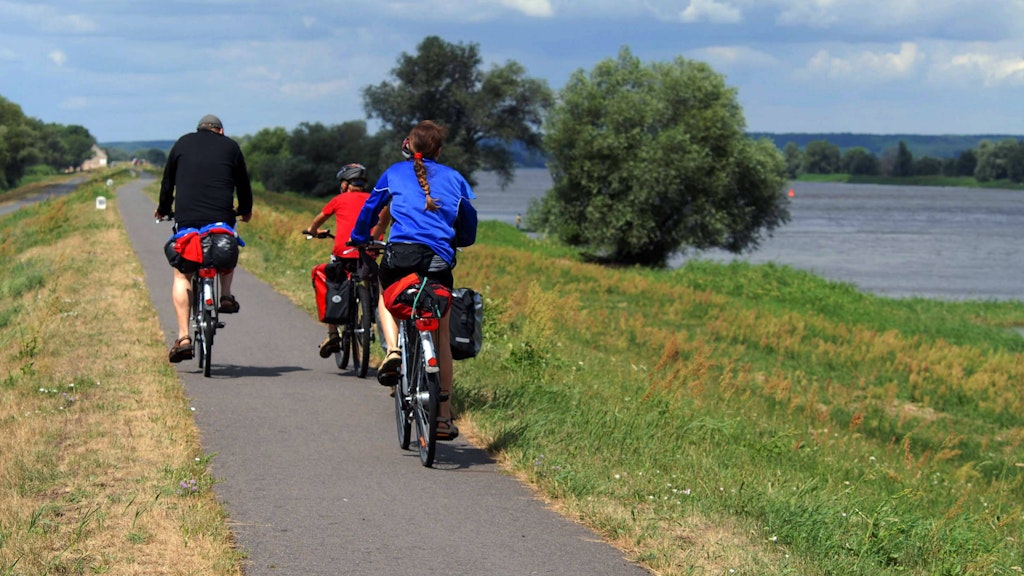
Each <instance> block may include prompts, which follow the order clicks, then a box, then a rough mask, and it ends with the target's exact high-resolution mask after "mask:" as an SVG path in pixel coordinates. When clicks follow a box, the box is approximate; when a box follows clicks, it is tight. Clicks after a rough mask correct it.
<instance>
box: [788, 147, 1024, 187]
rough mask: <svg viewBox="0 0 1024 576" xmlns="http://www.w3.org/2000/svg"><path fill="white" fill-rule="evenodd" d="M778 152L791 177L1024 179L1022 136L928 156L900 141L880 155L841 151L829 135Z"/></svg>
mask: <svg viewBox="0 0 1024 576" xmlns="http://www.w3.org/2000/svg"><path fill="white" fill-rule="evenodd" d="M782 152H783V155H784V156H785V159H786V174H787V175H788V176H789V177H790V178H798V177H800V176H801V175H804V174H850V175H852V176H889V177H895V178H908V177H913V176H946V177H950V178H958V177H970V178H974V179H976V180H977V181H978V182H998V181H1006V182H1012V183H1014V184H1021V183H1024V140H1021V139H1018V138H1003V139H1000V140H996V141H991V140H982V141H981V142H980V143H979V144H978V146H977V147H976V148H974V149H968V150H963V151H961V152H960V153H958V154H956V155H955V156H954V157H951V158H936V157H933V156H927V155H924V156H920V157H917V158H915V157H914V155H913V154H912V153H911V151H910V149H909V147H908V146H907V144H906V142H904V141H903V140H900V141H899V143H898V144H897V146H895V147H893V148H889V149H887V150H886V151H884V152H883V153H882V154H881V155H876V154H874V153H872V152H869V151H868V150H867V149H865V148H863V147H853V148H849V149H847V150H845V151H840V148H839V146H838V145H837V144H835V143H834V142H830V141H828V140H814V141H811V142H808V143H807V145H806V146H805V147H804V148H802V149H801V148H800V147H799V146H798V145H797V144H796V143H795V142H788V143H787V144H786V145H785V147H784V148H783V150H782Z"/></svg>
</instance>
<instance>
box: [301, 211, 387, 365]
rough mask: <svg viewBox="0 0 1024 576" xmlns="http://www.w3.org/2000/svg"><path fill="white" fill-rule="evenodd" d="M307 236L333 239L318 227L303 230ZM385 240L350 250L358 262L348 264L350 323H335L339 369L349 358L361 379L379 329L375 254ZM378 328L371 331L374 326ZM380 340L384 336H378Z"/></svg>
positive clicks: (332, 236) (336, 362)
mask: <svg viewBox="0 0 1024 576" xmlns="http://www.w3.org/2000/svg"><path fill="white" fill-rule="evenodd" d="M302 233H303V234H305V235H306V239H307V240H310V239H313V238H318V239H324V238H334V234H332V233H331V231H330V230H319V231H318V232H317V233H316V234H310V233H309V230H303V231H302ZM383 247H384V243H383V242H380V241H379V240H374V241H373V242H371V243H370V244H368V245H367V246H355V247H352V248H351V250H358V251H359V264H358V265H355V266H351V267H350V268H349V270H348V271H349V273H350V274H351V279H352V282H353V283H354V286H355V290H352V291H350V295H351V296H350V300H349V310H355V313H354V316H353V318H352V321H351V322H346V323H342V324H338V325H336V328H337V330H338V337H339V338H340V340H341V345H340V348H339V350H338V351H337V352H335V353H334V361H335V364H336V365H337V366H338V368H339V369H340V370H345V369H347V368H348V363H349V360H350V359H351V360H352V367H353V369H354V371H355V372H356V375H358V376H359V377H360V378H365V377H366V375H367V373H368V372H369V367H370V349H371V347H372V346H373V342H374V340H376V339H377V337H378V336H377V334H376V332H377V331H379V329H380V328H379V322H378V321H377V298H378V295H379V293H380V287H379V285H378V284H377V272H376V269H377V262H376V253H377V252H379V250H380V249H383ZM375 325H376V326H377V327H378V328H377V330H374V326H375ZM380 341H381V342H383V341H384V338H383V336H380Z"/></svg>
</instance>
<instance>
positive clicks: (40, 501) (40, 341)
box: [0, 193, 241, 575]
mask: <svg viewBox="0 0 1024 576" xmlns="http://www.w3.org/2000/svg"><path fill="white" fill-rule="evenodd" d="M80 194H81V193H76V194H75V195H74V196H72V197H69V198H67V199H61V200H58V201H51V202H48V203H46V204H43V205H41V206H39V207H34V208H32V209H31V210H32V212H33V213H34V214H35V215H34V216H30V217H28V218H25V219H23V221H22V222H21V224H20V226H19V228H20V230H23V231H24V230H47V229H49V228H48V226H49V225H52V224H53V223H54V222H56V221H60V220H63V219H64V215H65V214H67V213H68V212H71V211H74V212H76V213H78V214H80V215H82V216H81V217H77V216H76V219H75V223H74V224H70V223H64V224H59V226H60V227H61V229H62V230H61V234H60V235H59V238H60V239H59V240H57V241H55V242H54V243H52V244H51V243H49V242H48V241H47V240H46V239H45V238H44V239H41V240H39V241H38V243H37V245H35V246H32V247H29V248H28V249H26V250H23V251H20V253H17V254H16V255H11V254H10V250H7V251H3V252H0V258H3V257H4V256H10V258H11V259H10V260H9V261H8V260H7V259H4V260H5V263H7V264H8V265H10V264H14V263H17V264H18V265H19V266H21V267H22V268H21V269H23V270H24V269H29V270H31V269H39V268H44V269H45V272H46V274H45V278H44V280H43V281H42V285H41V286H39V287H38V288H36V289H34V290H29V291H27V292H24V293H20V294H16V295H14V297H13V298H12V299H10V300H9V301H7V302H5V303H4V304H3V308H4V309H5V310H8V311H10V310H15V312H14V319H13V321H12V322H9V323H7V324H6V325H5V326H4V325H0V344H2V345H0V373H2V374H4V375H5V377H4V380H3V381H2V383H0V453H2V454H3V458H0V574H5V575H7V574H10V575H15V574H25V575H28V574H93V573H103V574H118V575H120V574H125V575H134V574H139V575H142V574H145V575H157V574H169V575H185V574H203V575H206V574H224V575H235V574H240V573H241V571H240V568H239V562H238V554H237V553H236V552H235V551H234V549H233V546H232V540H231V535H230V533H229V531H228V530H227V528H226V524H225V521H224V514H223V511H222V509H221V508H220V507H219V504H218V503H217V502H216V500H215V498H214V496H213V493H212V491H211V490H210V487H211V485H212V483H213V481H212V478H210V476H209V474H208V471H207V468H206V464H207V458H206V457H205V456H204V455H203V454H202V453H201V450H200V446H199V441H198V435H197V430H196V428H195V425H194V423H193V421H192V417H191V412H190V409H189V404H188V400H187V398H185V396H184V394H183V390H182V387H181V385H180V383H179V382H178V380H177V377H176V375H175V373H174V372H173V370H171V369H170V367H169V366H168V365H167V363H166V351H165V349H164V347H163V335H162V333H161V332H160V329H159V325H158V323H157V319H156V313H155V310H154V309H153V307H152V306H151V304H150V298H149V295H148V293H147V291H146V289H145V285H144V282H143V278H142V270H141V267H140V265H139V263H138V262H137V260H136V258H135V255H134V252H133V251H132V249H131V246H130V244H129V242H128V240H127V238H126V236H125V234H124V232H123V230H122V227H121V221H120V217H119V216H118V214H117V212H116V202H112V205H111V208H113V209H110V210H106V211H95V210H92V211H87V210H83V205H84V204H85V203H89V202H91V200H92V197H91V196H88V197H87V198H86V199H85V200H84V201H83V200H82V197H81V196H80ZM4 224H5V223H4V222H3V221H0V227H3V226H4ZM71 226H74V228H73V229H69V227H71ZM0 229H2V230H3V234H4V235H8V234H10V233H11V231H12V230H11V228H10V227H4V228H0ZM3 244H6V245H7V248H10V244H11V238H10V237H8V238H6V239H5V241H4V243H3ZM44 263H45V264H44ZM8 269H10V267H8ZM57 272H59V273H57ZM6 296H7V295H6V294H5V297H6Z"/></svg>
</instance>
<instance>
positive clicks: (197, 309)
mask: <svg viewBox="0 0 1024 576" xmlns="http://www.w3.org/2000/svg"><path fill="white" fill-rule="evenodd" d="M219 303H220V276H219V275H218V274H217V268H216V267H213V266H205V265H204V266H200V267H199V270H197V271H196V273H195V274H193V275H192V302H191V307H190V309H189V318H191V320H190V322H191V325H192V334H193V338H192V345H193V347H194V348H196V350H197V352H198V353H197V354H196V357H197V358H198V359H199V367H200V368H202V369H203V376H205V377H206V378H209V377H210V366H211V365H212V364H213V337H214V336H215V335H216V334H217V329H218V328H223V327H224V323H223V322H221V321H220V318H219V316H220V314H219V312H218V310H217V308H218V307H219Z"/></svg>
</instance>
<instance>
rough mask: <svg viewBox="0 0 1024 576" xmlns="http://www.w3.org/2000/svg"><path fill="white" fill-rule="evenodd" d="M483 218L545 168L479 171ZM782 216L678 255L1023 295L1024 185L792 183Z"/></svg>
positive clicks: (535, 187)
mask: <svg viewBox="0 0 1024 576" xmlns="http://www.w3.org/2000/svg"><path fill="white" fill-rule="evenodd" d="M477 178H478V180H479V183H478V185H477V186H476V187H475V189H474V191H475V192H476V194H477V196H478V199H477V201H475V202H474V205H475V206H476V207H477V210H478V211H479V213H480V218H481V219H482V220H499V221H502V222H508V223H515V220H516V215H517V214H522V215H523V216H524V217H525V214H526V210H527V207H528V206H529V204H530V201H531V200H532V199H534V198H539V197H541V196H542V195H543V194H544V192H545V191H546V190H547V189H548V188H550V187H551V177H550V175H549V174H548V172H547V171H546V170H544V169H521V170H518V171H517V172H516V178H515V180H514V181H513V183H512V184H511V185H510V186H509V187H508V188H506V189H505V190H501V189H500V187H499V186H498V185H497V178H496V177H495V176H494V175H493V174H491V173H480V174H478V175H477ZM791 187H792V190H793V195H792V197H791V198H790V206H789V210H790V216H791V219H790V221H789V222H788V223H787V224H785V225H783V226H782V227H780V228H779V229H777V230H776V231H775V233H774V235H773V236H772V237H771V238H767V239H766V240H765V241H764V242H762V244H761V246H760V247H759V248H758V249H756V250H754V251H752V252H750V253H746V254H743V255H739V256H735V255H732V254H729V253H726V252H723V251H717V250H714V251H705V252H697V253H692V254H688V255H687V256H685V257H683V256H677V257H675V258H673V259H672V260H671V264H672V265H673V266H678V265H681V264H682V263H683V262H685V261H686V260H687V259H694V258H703V259H711V260H715V261H721V262H728V261H731V260H734V259H737V260H743V261H747V262H752V263H765V262H774V263H777V264H783V265H788V266H792V267H793V268H798V269H801V270H807V271H810V272H813V273H815V274H817V275H819V276H821V277H823V278H827V279H829V280H835V281H841V282H849V283H852V284H854V285H855V286H857V287H858V288H859V289H860V290H863V291H865V292H869V293H873V294H877V295H880V296H886V297H894V298H902V297H912V296H920V297H924V298H934V299H941V300H1020V299H1024V250H1022V247H1024V192H1022V191H1017V190H987V189H978V188H945V187H925V186H907V187H902V186H876V185H865V184H837V183H809V182H794V183H792V184H791Z"/></svg>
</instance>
